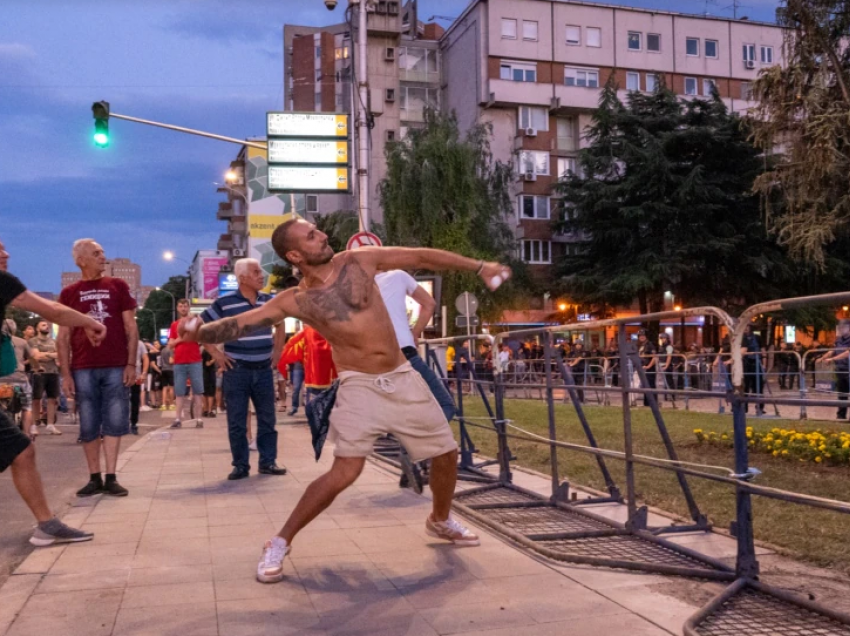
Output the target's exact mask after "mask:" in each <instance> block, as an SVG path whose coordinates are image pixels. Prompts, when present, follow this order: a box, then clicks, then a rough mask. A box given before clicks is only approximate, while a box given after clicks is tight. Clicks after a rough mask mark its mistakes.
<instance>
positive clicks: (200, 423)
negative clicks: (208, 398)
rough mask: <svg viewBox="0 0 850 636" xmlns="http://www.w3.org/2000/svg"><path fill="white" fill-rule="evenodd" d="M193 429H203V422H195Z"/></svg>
mask: <svg viewBox="0 0 850 636" xmlns="http://www.w3.org/2000/svg"><path fill="white" fill-rule="evenodd" d="M195 428H204V420H195Z"/></svg>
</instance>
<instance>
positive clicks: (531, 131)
mask: <svg viewBox="0 0 850 636" xmlns="http://www.w3.org/2000/svg"><path fill="white" fill-rule="evenodd" d="M525 136H526V137H536V136H537V129H536V128H526V129H525Z"/></svg>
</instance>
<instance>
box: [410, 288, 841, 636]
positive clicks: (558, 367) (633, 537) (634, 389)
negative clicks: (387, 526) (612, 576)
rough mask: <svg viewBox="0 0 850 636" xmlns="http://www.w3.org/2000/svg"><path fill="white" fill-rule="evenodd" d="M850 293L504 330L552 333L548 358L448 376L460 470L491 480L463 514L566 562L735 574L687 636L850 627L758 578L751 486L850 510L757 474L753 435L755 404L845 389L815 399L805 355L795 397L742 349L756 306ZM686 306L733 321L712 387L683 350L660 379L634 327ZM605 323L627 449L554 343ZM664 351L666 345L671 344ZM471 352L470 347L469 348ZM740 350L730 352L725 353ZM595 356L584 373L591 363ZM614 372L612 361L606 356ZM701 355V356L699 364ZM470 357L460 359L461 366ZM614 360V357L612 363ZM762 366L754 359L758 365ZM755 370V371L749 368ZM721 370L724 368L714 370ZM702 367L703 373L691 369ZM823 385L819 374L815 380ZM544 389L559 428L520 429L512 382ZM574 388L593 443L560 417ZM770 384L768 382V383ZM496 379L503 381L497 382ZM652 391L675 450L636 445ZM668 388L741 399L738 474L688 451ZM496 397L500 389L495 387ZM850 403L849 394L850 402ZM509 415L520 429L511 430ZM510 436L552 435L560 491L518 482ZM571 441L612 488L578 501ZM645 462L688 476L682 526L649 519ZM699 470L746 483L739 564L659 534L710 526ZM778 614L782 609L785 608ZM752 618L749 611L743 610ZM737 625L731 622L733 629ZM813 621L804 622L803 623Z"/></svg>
mask: <svg viewBox="0 0 850 636" xmlns="http://www.w3.org/2000/svg"><path fill="white" fill-rule="evenodd" d="M848 301H850V292H847V293H842V294H829V295H824V296H815V297H806V298H792V299H784V300H777V301H773V302H770V303H762V304H759V305H755V306H753V307H750V308H749V309H747V310H746V311H745V312H744V313H743V314H742V315H741V317H740V318H738V319H737V320H735V319H733V318H731V317H730V316H729V315H728V314H726V312H724V311H722V310H720V309H718V308H716V307H695V308H691V309H686V310H683V311H676V312H659V313H655V314H648V315H645V316H639V317H631V318H627V319H626V318H624V319H608V320H597V321H590V322H582V323H577V324H574V325H559V326H557V327H550V328H544V329H530V330H522V331H514V332H507V333H500V334H497V335H496V336H495V337H494V338H493V340H494V342H495V345H496V346H494V351H497V350H498V345H499V344H500V343H501V342H502V341H503V340H504V339H505V338H508V337H510V338H516V337H517V336H535V335H536V336H541V337H542V339H543V349H544V351H543V353H544V358H543V363H542V365H540V364H538V363H536V364H535V365H534V370H533V372H532V373H534V374H537V375H535V376H533V377H528V378H526V377H522V376H518V375H517V374H513V375H512V374H511V373H510V370H508V372H504V370H503V369H500V368H499V365H498V364H495V365H494V373H493V377H492V379H489V378H488V380H487V381H486V382H485V381H482V380H481V379H479V378H478V377H477V375H476V373H475V369H474V365H473V364H472V362H471V361H468V366H467V368H468V373H469V377H468V378H461V377H455V378H452V379H449V378H447V377H446V376H445V373H444V372H443V373H441V376H442V377H443V379H444V381H445V382H447V384H448V385H449V386H451V385H452V384H454V385H455V386H456V390H455V391H454V393H455V399H456V401H457V406H458V422H459V427H460V437H461V453H460V454H461V459H460V468H461V472H464V473H466V474H468V475H471V476H472V477H473V478H474V479H475V480H477V481H481V482H483V483H484V485H482V486H479V487H477V488H473V489H471V490H466V491H463V492H461V493H459V494H458V495H457V497H456V499H455V507H456V508H457V509H458V511H459V512H461V513H462V514H464V515H467V516H469V517H471V518H473V519H475V520H476V521H477V522H479V523H481V524H483V525H485V526H488V527H490V528H492V529H494V530H495V531H497V532H500V533H502V534H503V535H505V536H507V537H509V538H511V539H513V540H514V541H516V542H518V543H520V544H522V545H524V546H526V547H528V548H530V549H532V550H535V551H537V552H539V553H541V554H544V555H545V556H547V557H550V558H553V559H557V560H560V561H565V562H572V563H583V564H590V565H597V566H607V567H616V568H626V569H633V570H642V571H651V572H658V573H664V574H676V575H683V576H694V577H699V578H709V579H717V580H730V581H732V580H734V584H733V585H732V586H731V587H730V588H728V589H727V590H726V591H724V593H723V594H722V595H721V596H720V597H718V598H717V599H715V600H713V601H712V603H710V604H709V605H708V606H706V607H705V608H703V609H702V610H700V612H698V613H697V614H695V615H694V616H693V617H692V618H691V619H690V620H689V621H688V623H687V624H686V625H685V628H684V631H685V634H687V635H688V636H695V635H697V634H699V635H701V636H705V635H708V634H732V633H744V632H739V631H735V630H734V629H730V627H729V626H730V625H733V626H734V625H735V624H742V625H744V624H745V625H747V626H748V627H750V628H752V629H751V631H752V633H770V634H780V635H784V634H803V633H822V634H842V635H844V636H847V635H848V634H850V616H848V615H846V614H842V613H839V612H835V611H832V610H828V609H825V608H823V607H820V606H819V605H817V604H815V603H811V602H803V601H800V600H799V599H798V598H797V597H796V596H792V595H790V594H787V593H785V592H783V591H782V590H777V589H775V588H772V587H770V586H766V585H763V584H760V583H757V582H756V580H757V577H758V574H759V564H758V560H757V558H756V554H755V544H754V538H753V526H752V521H753V519H752V518H753V511H752V503H751V498H752V495H757V496H760V497H766V498H770V499H774V500H780V501H784V502H788V503H792V504H798V505H806V506H811V507H816V508H820V509H825V510H830V511H834V512H838V513H844V514H850V502H845V501H838V500H833V499H826V498H821V497H816V496H812V495H807V494H803V493H798V492H792V491H787V490H782V489H777V488H771V487H767V486H761V485H759V484H756V483H753V480H754V478H755V476H756V474H757V473H756V472H753V471H751V470H750V466H749V456H748V445H747V436H746V428H747V425H746V424H747V414H746V408H747V405H749V404H753V405H756V406H758V407H764V406H765V405H773V407H774V412H775V413H778V406H780V405H791V406H801V407H805V406H807V405H808V406H813V405H819V406H832V407H839V406H841V402H840V401H837V400H826V399H811V397H810V396H809V395H808V390H807V389H806V387H807V383H806V381H805V377H804V376H805V372H806V371H805V369H806V358H805V356H803V357H802V358H801V359H800V373H801V375H800V378H801V379H802V380H803V382H802V387H801V389H800V390H801V397H800V398H795V397H786V396H785V395H782V394H781V393H776V394H773V393H771V392H770V384H771V382H770V376H769V373H768V371H766V370H765V368H764V366H763V364H762V355H763V354H762V353H761V352H759V353H753V354H746V355H745V354H743V353H742V350H741V347H742V341H743V336H744V331H745V329H746V327H747V325H748V324H749V323H750V321H751V318H752V317H753V316H755V315H758V314H761V313H768V312H773V311H779V310H784V309H789V308H793V307H800V306H803V305H809V304H836V305H840V304H844V303H846V302H848ZM683 316H713V317H714V318H715V319H716V320H717V321H718V322H719V323H720V324H721V325H724V326H726V328H727V329H728V330H729V333H730V334H731V352H730V353H728V354H725V358H724V354H716V355H715V356H714V359H712V360H710V364H711V365H712V368H713V369H714V371H715V375H713V376H712V377H713V379H712V383H711V385H710V388H709V389H706V388H705V379H704V378H703V377H702V375H703V374H702V373H698V374H697V376H696V379H697V382H698V384H699V387H698V388H697V387H693V386H688V385H687V380H686V379H687V378H688V375H689V373H688V358H687V356H685V357H684V364H685V371H684V376H683V385H682V386H681V387H680V386H678V384H677V386H675V387H673V388H671V387H669V386H666V385H664V386H661V387H659V386H658V385H657V384H656V383H655V382H654V381H653V380H655V379H657V378H653V377H652V376H653V374H652V373H647V371H646V370H645V369H644V368H643V365H642V364H641V363H640V359H639V356H638V354H637V351H636V350H635V347H634V344H633V343H632V342H631V341H630V340H629V339H628V338H627V335H626V325H627V324H635V323H638V322H640V323H647V322H651V321H660V320H665V319H673V318H675V319H681V318H682V317H683ZM571 327H572V328H573V329H576V330H577V329H582V330H590V329H600V328H603V327H614V328H616V329H617V337H618V344H619V369H620V371H621V373H620V374H619V378H618V380H619V382H618V384H619V386H613V383H612V382H611V383H609V382H608V381H607V380H604V381H603V384H599V385H594V387H593V390H594V391H599V392H600V393H603V394H606V395H613V394H619V395H620V398H621V405H622V413H623V442H624V450H623V451H622V452H621V451H615V450H610V449H604V448H600V447H599V445H598V443H597V441H596V439H595V436H594V433H593V428H592V426H591V424H590V422H589V421H588V418H587V416H586V414H585V412H584V403H583V400H581V399H580V396H579V394H578V392H579V391H580V390H587V386H586V384H585V382H584V379H585V378H584V377H583V378H581V379H579V380H577V379H576V378H575V377H574V375H573V374H572V372H571V368H570V367H569V365H567V364H565V363H564V360H563V359H561V356H560V355H558V353H557V351H556V350H555V347H554V346H553V342H552V338H553V334H554V333H556V332H558V331H563V330H565V329H569V328H571ZM463 340H469V338H468V337H458V338H450V339H443V340H436V341H429V342H427V343H426V344H425V351H426V357H427V359H428V361H429V363H430V364H431V365H432V367H434V368H436V369H438V370H440V368H441V365H440V361H439V360H438V356H437V355H436V353H435V351H434V348H435V347H439V346H441V345H445V344H447V343H449V342H456V341H463ZM748 355H751V357H753V358H755V361H754V362H752V363H749V362H748V363H746V364H745V359H746V358H747V356H748ZM662 357H665V356H664V355H663V354H662ZM459 359H460V360H462V359H463V356H461V357H460V358H459ZM728 359H731V363H729V364H727V362H726V360H728ZM706 364H709V360H708V358H706V359H700V360H698V361H697V362H696V364H691V367H692V369H691V371H699V367H700V365H706ZM587 366H588V365H585V373H587ZM602 366H603V378H604V377H605V369H606V366H605V363H603V365H602ZM693 367H696V368H693ZM457 368H459V367H457V365H456V369H457ZM608 369H610V365H609V366H608ZM623 369H627V370H629V369H631V370H633V371H634V374H636V376H637V380H638V382H639V386H633V377H632V375H633V374H632V373H631V372H627V373H622V370H623ZM753 369H754V370H753ZM745 370H749V373H750V374H751V375H750V377H749V378H748V377H747V376H745ZM717 376H720V379H719V380H715V379H714V378H715V377H717ZM692 377H694V376H693V375H692ZM745 380H746V383H747V385H748V388H752V387H753V386H755V390H752V391H750V393H745V392H744V389H745ZM464 381H470V382H471V383H472V385H473V386H474V390H475V391H477V393H478V397H479V398H480V399H481V400H482V403H483V404H484V406H485V411H486V412H487V414H488V417H487V418H484V419H485V423H480V422H475V421H473V419H470V418H467V417H466V416H465V415H464V412H463V403H464V398H463V391H462V388H463V387H462V383H463V382H464ZM815 386H817V382H815ZM517 389H519V390H530V389H536V390H538V391H540V392H541V393H542V395H544V396H545V401H546V404H547V418H548V438H547V437H540V436H537V435H533V434H528V433H527V432H526V431H523V430H519V431H516V430H515V429H516V427H513V426H512V425H511V420H509V419H506V416H505V403H504V401H505V396H506V392H507V391H510V390H517ZM556 389H558V390H563V391H565V392H566V395H567V397H568V399H569V401H570V403H571V404H572V406H573V408H574V410H575V413H576V415H577V416H578V419H579V422H580V425H581V428H582V430H583V431H584V434H585V437H586V438H587V444H573V443H567V442H563V441H559V440H558V437H557V428H556V423H555V402H556V398H555V390H556ZM765 390H767V393H766V394H765V393H764V391H765ZM491 391H492V393H491ZM631 394H635V395H639V396H643V397H644V398H645V399H646V401H647V404H648V406H649V407H650V410H651V412H652V416H653V420H654V423H655V425H656V428H657V429H658V432H659V434H660V436H661V439H662V442H663V444H664V447H665V450H666V457H665V458H658V457H646V456H639V455H637V454H636V453H635V451H634V444H633V440H632V419H631V408H632V402H631V399H630V395H631ZM665 394H673V395H677V396H680V397H681V398H682V399H683V400H685V399H697V398H700V399H706V398H707V399H714V398H717V399H719V400H725V401H726V402H727V403H728V404H730V406H731V411H732V423H733V439H734V468H733V469H732V471H731V473H730V474H729V475H719V474H715V473H712V472H710V470H711V469H712V468H714V467H709V466H700V465H695V464H691V463H684V462H681V461H680V460H679V458H678V455H677V453H676V449H675V447H674V445H673V442H672V440H671V438H670V436H669V434H668V432H667V428H666V424H665V422H664V415H663V412H662V410H661V409H660V408H659V398H660V396H663V395H665ZM491 398H492V399H491ZM844 404H845V405H846V402H845V403H844ZM470 427H476V428H483V429H486V430H489V431H490V432H492V433H493V434H495V435H496V436H497V439H498V444H497V449H498V450H497V457H496V458H494V459H492V460H486V461H484V462H478V463H475V458H474V455H475V453H476V452H477V451H476V449H475V446H474V443H473V441H472V438H471V437H470V435H469V428H470ZM509 427H510V428H511V429H512V430H509ZM511 439H518V440H523V441H526V442H536V443H540V444H544V445H548V447H549V454H550V469H551V495H550V496H549V497H542V496H540V495H539V494H537V493H534V492H530V491H527V490H524V489H522V488H518V487H517V486H515V485H514V484H513V483H512V481H513V480H512V473H511V462H512V461H513V460H514V459H515V458H514V457H513V455H512V454H511V451H510V448H509V445H508V442H509V440H511ZM560 448H564V449H568V450H571V451H576V452H581V453H586V454H590V455H592V456H594V457H595V459H596V462H597V466H598V468H599V470H600V472H601V474H602V478H603V480H604V481H605V484H606V488H607V490H608V495H607V496H604V497H596V498H591V499H589V500H584V501H575V500H572V499H571V496H570V485H569V483H568V482H567V481H564V480H562V478H561V467H560V466H559V458H558V454H557V451H558V449H560ZM608 460H616V461H622V462H624V463H625V491H624V492H621V490H620V487H619V486H618V485H617V484H616V483H615V482H614V479H613V477H612V475H611V473H610V471H609V470H608V467H607V463H606V462H607V461H608ZM493 465H495V466H498V469H499V470H498V475H495V474H493V473H492V472H490V471H487V470H485V469H486V468H488V467H489V466H493ZM637 466H647V467H652V468H657V469H662V470H666V471H670V472H673V473H674V474H675V477H676V479H677V481H678V484H679V488H680V490H681V492H682V495H683V497H684V499H685V502H686V504H687V507H688V510H689V514H690V517H691V523H689V524H687V525H679V526H665V527H650V526H649V525H648V522H647V520H648V514H647V508H646V506H639V504H638V501H637V493H636V490H635V470H636V467H637ZM688 478H700V479H708V480H711V481H714V482H717V483H722V484H727V485H729V486H731V487H733V488H734V489H735V497H736V515H735V521H734V522H733V534H734V536H735V538H736V541H737V546H738V547H737V557H736V563H735V567H734V568H729V567H728V566H726V565H725V564H723V563H722V562H719V561H717V560H714V559H710V558H707V557H705V556H704V555H700V554H698V553H695V552H693V551H690V550H687V549H685V548H683V547H682V546H679V545H677V544H675V543H671V542H669V541H666V540H664V539H663V538H661V537H660V536H659V535H660V534H662V533H667V532H681V531H694V530H704V531H708V530H710V526H709V524H708V521H707V518H706V516H705V515H704V514H703V513H702V511H701V509H700V507H699V505H698V502H697V501H696V500H695V498H694V495H693V493H692V491H691V489H690V486H689V483H688ZM600 502H620V503H624V504H625V506H626V509H627V520H626V521H625V522H624V523H616V522H613V521H611V520H610V519H607V518H604V517H601V516H599V515H596V514H594V513H593V512H591V511H589V510H587V508H586V506H587V504H588V503H600ZM777 617H779V618H777ZM742 621H743V622H742ZM724 630H726V631H724ZM801 630H802V631H801Z"/></svg>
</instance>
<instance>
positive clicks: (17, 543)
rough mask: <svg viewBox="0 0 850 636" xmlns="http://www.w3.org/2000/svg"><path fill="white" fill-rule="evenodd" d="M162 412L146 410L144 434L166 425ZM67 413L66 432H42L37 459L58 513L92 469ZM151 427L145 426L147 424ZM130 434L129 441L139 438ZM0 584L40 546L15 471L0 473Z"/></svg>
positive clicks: (66, 507) (62, 429)
mask: <svg viewBox="0 0 850 636" xmlns="http://www.w3.org/2000/svg"><path fill="white" fill-rule="evenodd" d="M161 415H162V414H161V413H157V412H153V413H143V414H142V417H141V418H140V420H141V422H140V426H139V428H140V430H141V431H142V434H144V433H145V432H147V431H150V430H153V428H154V427H155V426H162V423H161V422H160V418H161ZM66 421H67V420H65V416H64V415H62V414H61V413H60V414H59V430H61V431H62V433H63V434H62V435H39V436H38V438H37V439H36V442H35V449H36V462H37V464H38V470H39V472H40V473H41V479H42V481H43V482H44V489H45V491H46V493H47V501H48V503H49V504H50V507H51V509H52V510H53V512H54V513H56V514H57V515H60V516H61V515H62V514H63V513H64V512H65V511H66V510H67V509H68V508H69V506H70V502H71V501H72V500H73V498H74V497H75V493H76V491H77V490H79V489H80V488H82V487H83V486H84V485H85V484H86V482H87V481H88V468H87V467H86V460H85V457H84V456H83V449H82V448H81V447H80V446H79V445H78V444H77V433H78V430H79V429H78V427H77V426H76V425H64V424H63V422H66ZM146 423H147V424H148V425H149V426H145V424H146ZM135 439H136V438H135V437H131V436H128V437H127V443H128V444H130V443H132V442H133V441H135ZM0 502H2V504H0V586H2V585H3V583H5V582H6V579H7V578H9V575H10V574H11V573H12V572H13V571H14V570H15V568H16V567H17V566H18V564H20V563H21V561H23V560H24V559H25V558H26V557H27V555H29V554H30V552H32V551H33V550H35V549H37V548H34V547H33V546H31V545H30V543H29V538H30V536H31V535H32V532H33V529H34V528H35V518H34V517H33V516H32V513H31V512H30V511H29V508H27V506H26V504H24V502H23V500H22V499H21V498H20V496H19V495H18V492H17V491H16V490H15V486H14V484H13V483H12V474H11V471H10V470H6V471H5V472H4V473H2V474H0Z"/></svg>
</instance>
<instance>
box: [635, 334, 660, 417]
mask: <svg viewBox="0 0 850 636" xmlns="http://www.w3.org/2000/svg"><path fill="white" fill-rule="evenodd" d="M655 353H656V349H655V345H654V344H652V341H651V340H650V339H649V338H648V337H647V332H646V329H641V330H640V331H638V355H639V356H640V363H641V365H642V366H643V371H644V373H645V374H646V386H644V387H643V388H644V389H654V388H655V385H656V381H655V373H656V371H657V366H658V359H657V357H656V355H655ZM649 395H650V394H649V393H644V394H643V405H644V406H649Z"/></svg>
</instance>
